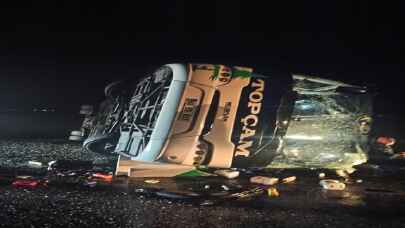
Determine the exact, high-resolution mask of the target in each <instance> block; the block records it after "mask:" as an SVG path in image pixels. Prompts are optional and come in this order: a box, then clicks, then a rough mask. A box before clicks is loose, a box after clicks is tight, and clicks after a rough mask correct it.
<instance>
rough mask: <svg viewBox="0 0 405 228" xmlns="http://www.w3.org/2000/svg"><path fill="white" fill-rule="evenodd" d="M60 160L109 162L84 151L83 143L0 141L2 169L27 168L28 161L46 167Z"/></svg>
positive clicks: (63, 141) (100, 156)
mask: <svg viewBox="0 0 405 228" xmlns="http://www.w3.org/2000/svg"><path fill="white" fill-rule="evenodd" d="M60 159H66V160H85V161H96V162H102V161H105V160H106V159H107V160H108V158H106V157H105V156H103V155H100V154H97V153H92V152H89V151H85V150H82V146H81V143H77V142H69V141H67V140H41V139H36V140H22V139H19V140H0V167H19V166H25V165H26V164H27V162H28V161H38V162H42V163H44V165H46V164H47V163H48V162H50V161H54V160H60Z"/></svg>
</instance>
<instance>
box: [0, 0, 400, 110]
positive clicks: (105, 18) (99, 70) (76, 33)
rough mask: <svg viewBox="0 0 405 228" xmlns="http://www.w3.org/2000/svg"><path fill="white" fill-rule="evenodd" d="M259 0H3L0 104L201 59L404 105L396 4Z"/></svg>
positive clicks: (92, 97) (95, 91)
mask: <svg viewBox="0 0 405 228" xmlns="http://www.w3.org/2000/svg"><path fill="white" fill-rule="evenodd" d="M265 2H271V1H242V2H238V1H221V3H215V2H214V1H212V2H210V1H177V2H174V1H128V2H120V1H108V2H106V3H103V2H102V1H81V2H79V1H49V2H48V1H33V2H32V3H25V2H24V4H23V2H21V1H4V3H1V4H2V6H1V9H0V10H1V12H0V17H1V20H0V21H1V22H0V23H1V32H0V104H1V105H2V107H1V108H27V107H28V108H30V107H37V106H44V107H56V108H57V109H65V108H70V107H76V106H77V105H80V104H82V103H92V102H97V101H100V100H101V99H102V98H103V91H102V89H103V87H104V86H105V85H106V84H107V83H108V82H111V81H114V80H116V79H122V78H135V77H139V76H142V75H143V74H144V72H146V71H148V70H151V69H153V68H154V67H156V66H159V65H161V64H165V63H171V62H206V63H225V64H232V65H246V66H253V67H260V68H263V69H265V68H269V69H270V68H278V69H282V70H286V71H290V72H296V73H309V74H316V75H319V76H323V77H327V78H332V79H337V80H344V81H347V82H350V83H357V84H364V85H369V86H376V87H377V91H379V93H380V96H379V97H380V98H379V99H380V103H381V104H383V106H384V107H385V111H392V112H398V113H400V112H402V113H404V110H401V108H400V107H399V106H398V105H399V104H401V103H402V101H401V100H402V98H403V97H404V96H403V95H402V92H403V91H405V90H404V89H403V88H404V86H405V84H404V83H402V81H403V79H402V78H403V74H404V71H405V69H404V60H403V57H402V54H403V52H404V48H405V44H404V42H403V40H404V38H405V36H404V34H402V33H401V31H402V30H403V28H404V26H403V23H404V22H405V16H404V15H405V14H404V13H403V12H404V10H405V8H404V4H401V3H399V2H400V1H398V2H395V1H384V2H383V1H336V2H333V1H319V2H318V1H290V2H287V1H282V2H283V5H275V4H265ZM5 4H9V5H5ZM11 4H15V5H11ZM381 101H383V102H381Z"/></svg>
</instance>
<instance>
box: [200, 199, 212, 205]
mask: <svg viewBox="0 0 405 228" xmlns="http://www.w3.org/2000/svg"><path fill="white" fill-rule="evenodd" d="M214 204H215V203H214V201H212V200H203V201H202V202H200V206H212V205H214Z"/></svg>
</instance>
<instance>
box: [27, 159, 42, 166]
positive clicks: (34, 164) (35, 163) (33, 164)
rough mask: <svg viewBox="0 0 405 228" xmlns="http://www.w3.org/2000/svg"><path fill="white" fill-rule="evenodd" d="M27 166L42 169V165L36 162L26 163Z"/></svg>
mask: <svg viewBox="0 0 405 228" xmlns="http://www.w3.org/2000/svg"><path fill="white" fill-rule="evenodd" d="M27 165H28V167H31V168H42V163H41V162H37V161H28V163H27Z"/></svg>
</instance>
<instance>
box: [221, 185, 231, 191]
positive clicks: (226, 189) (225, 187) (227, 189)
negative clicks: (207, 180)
mask: <svg viewBox="0 0 405 228" xmlns="http://www.w3.org/2000/svg"><path fill="white" fill-rule="evenodd" d="M221 188H222V189H224V190H225V191H229V190H230V188H229V187H228V186H226V185H224V184H223V185H221Z"/></svg>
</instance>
